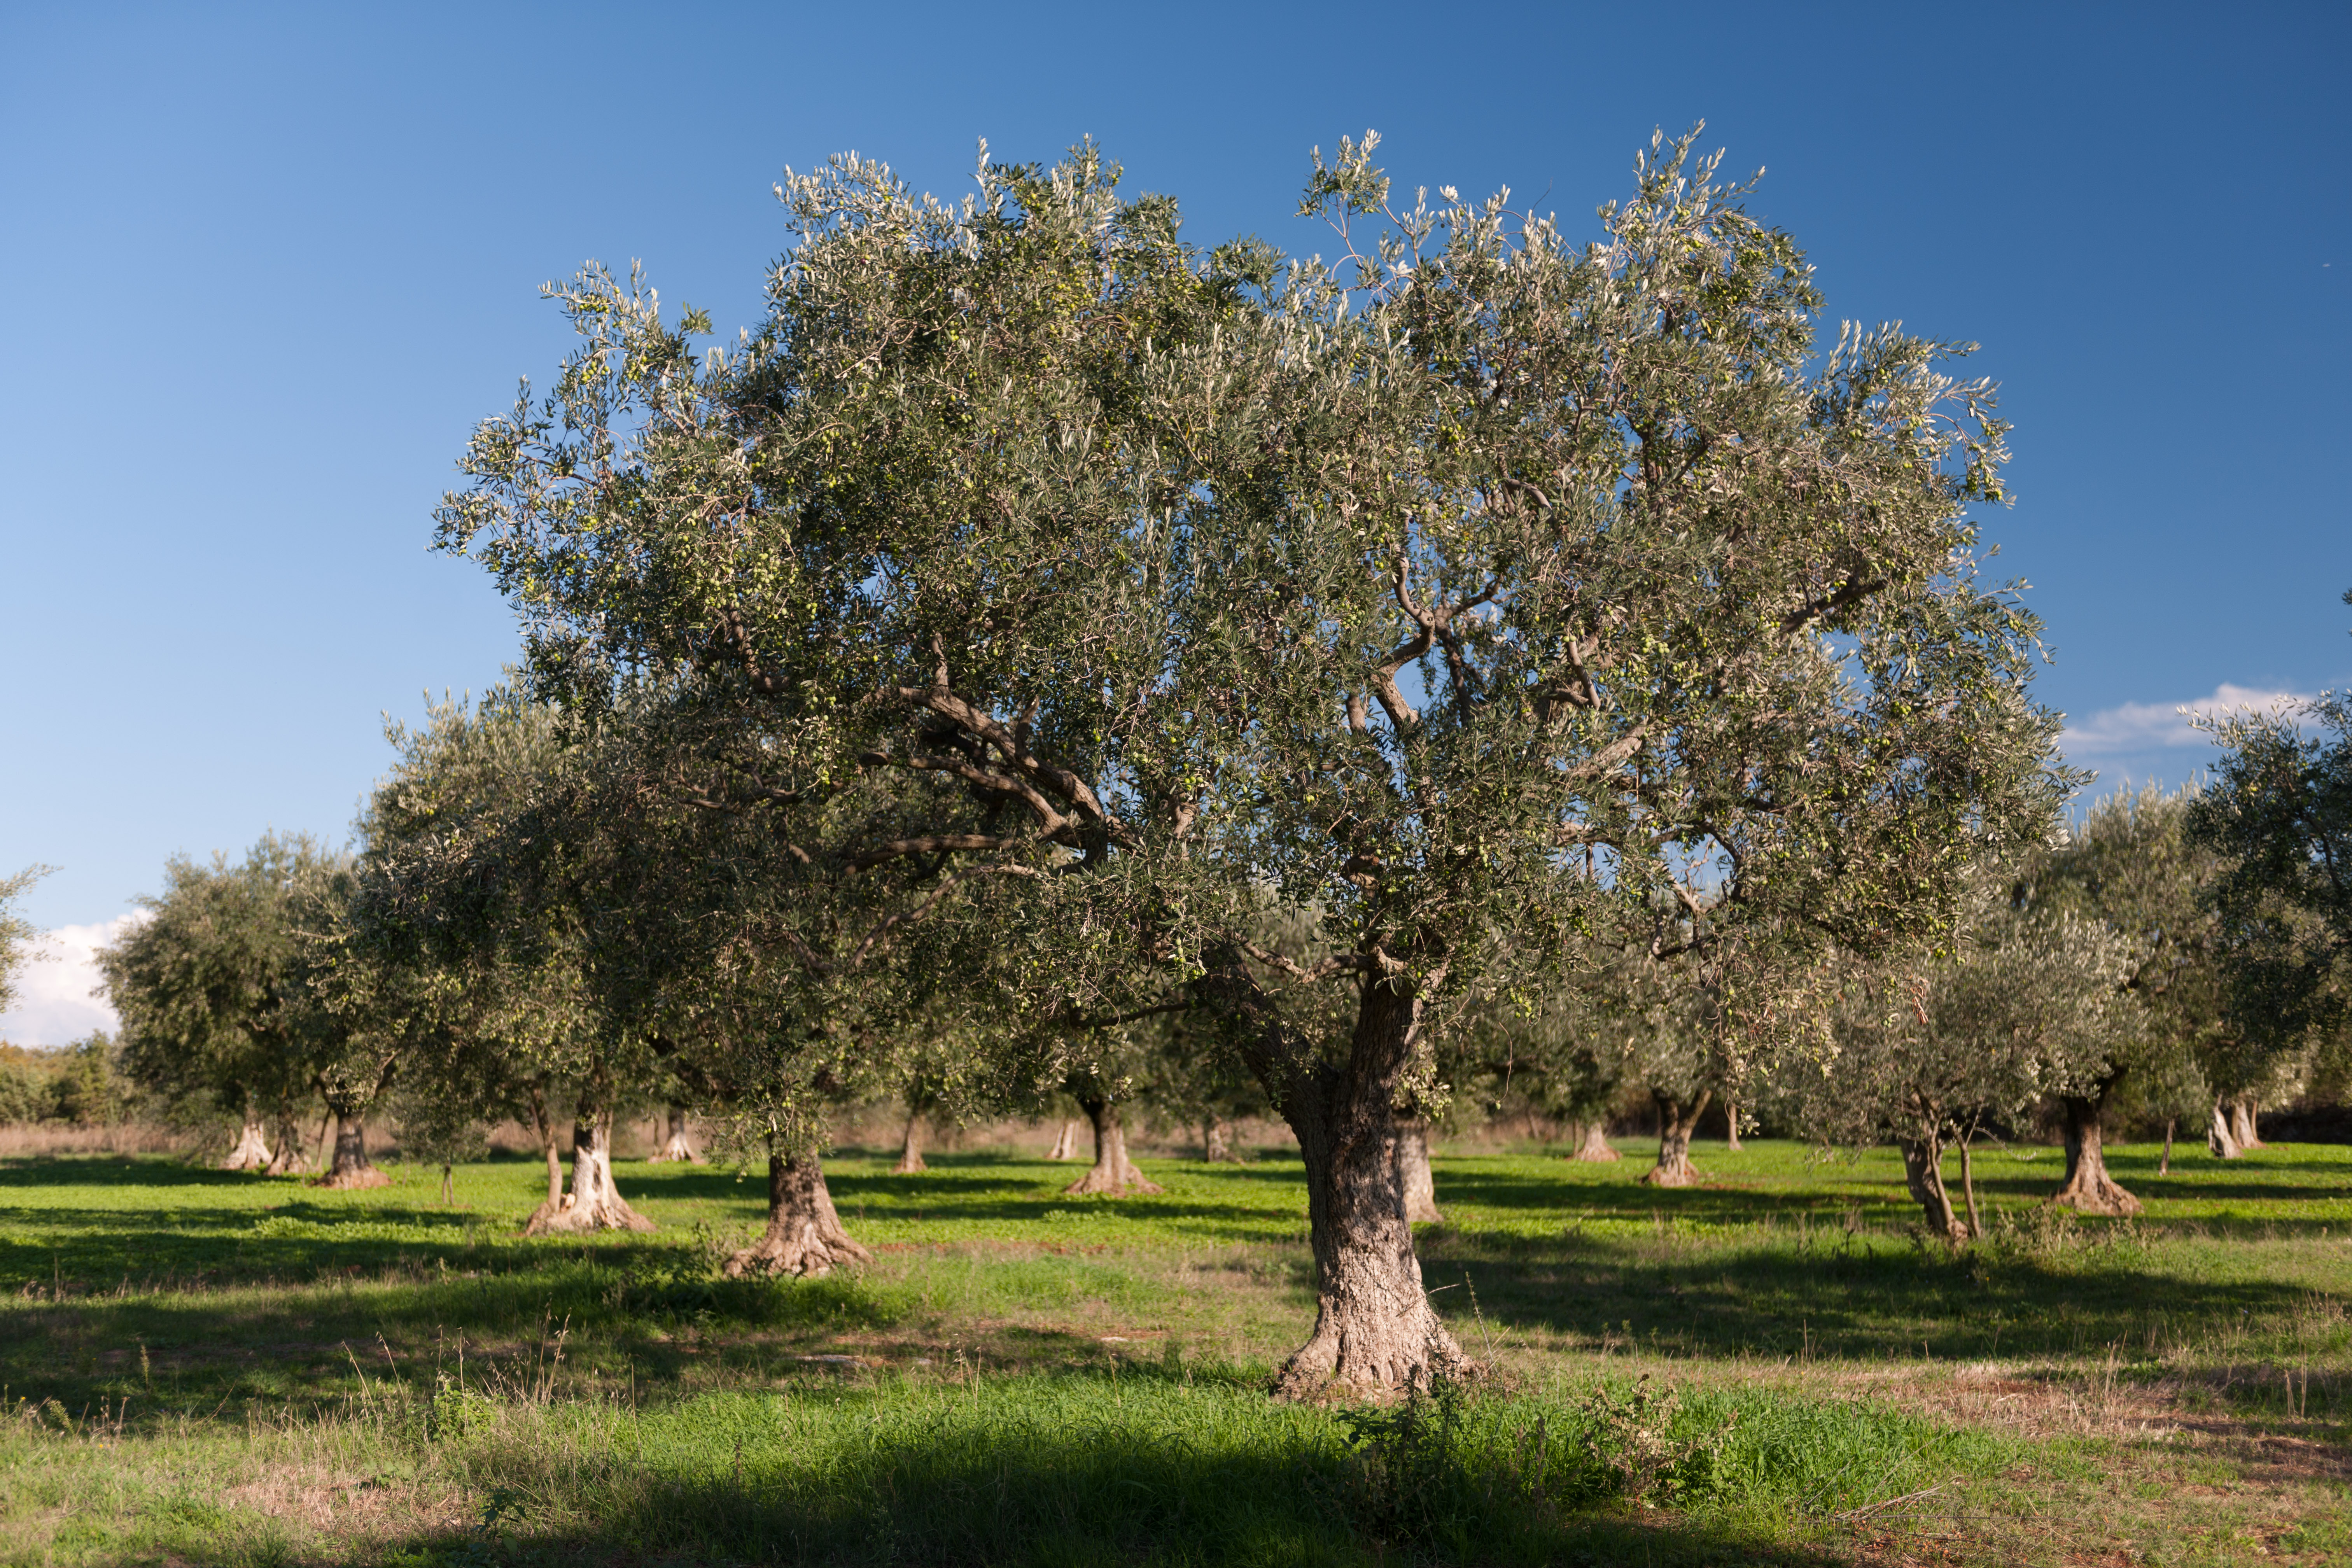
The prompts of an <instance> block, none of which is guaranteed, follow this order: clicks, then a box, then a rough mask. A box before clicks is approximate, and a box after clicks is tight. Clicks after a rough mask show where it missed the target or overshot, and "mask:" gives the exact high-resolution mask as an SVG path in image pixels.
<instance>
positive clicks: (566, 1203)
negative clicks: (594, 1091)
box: [522, 1099, 654, 1236]
mask: <svg viewBox="0 0 2352 1568" xmlns="http://www.w3.org/2000/svg"><path fill="white" fill-rule="evenodd" d="M653 1228H654V1222H653V1221H651V1220H649V1219H647V1218H646V1216H645V1215H641V1214H639V1213H638V1212H637V1211H636V1210H635V1209H633V1208H631V1207H630V1206H629V1205H628V1203H627V1201H626V1200H625V1199H624V1198H623V1197H622V1196H621V1192H620V1189H619V1188H618V1187H615V1186H614V1184H613V1113H612V1111H610V1110H605V1109H603V1108H600V1107H596V1106H594V1105H593V1102H592V1101H589V1100H585V1099H583V1100H582V1102H581V1106H580V1114H579V1117H578V1119H577V1120H576V1121H573V1123H572V1190H571V1191H570V1192H568V1193H565V1194H562V1197H561V1198H558V1199H554V1200H551V1201H550V1202H548V1203H544V1204H541V1205H540V1206H539V1208H538V1210H537V1211H536V1212H535V1213H533V1214H532V1215H531V1216H530V1223H528V1224H527V1225H525V1226H523V1230H522V1233H523V1234H524V1235H525V1236H547V1235H551V1234H570V1233H574V1232H582V1231H596V1230H651V1229H653Z"/></svg>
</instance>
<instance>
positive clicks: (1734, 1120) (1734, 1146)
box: [1723, 1100, 1739, 1154]
mask: <svg viewBox="0 0 2352 1568" xmlns="http://www.w3.org/2000/svg"><path fill="white" fill-rule="evenodd" d="M1723 1148H1724V1152H1726V1153H1728V1154H1737V1153H1738V1152H1739V1107H1738V1105H1737V1104H1735V1103H1734V1102H1733V1101H1731V1100H1725V1101H1724V1102H1723Z"/></svg>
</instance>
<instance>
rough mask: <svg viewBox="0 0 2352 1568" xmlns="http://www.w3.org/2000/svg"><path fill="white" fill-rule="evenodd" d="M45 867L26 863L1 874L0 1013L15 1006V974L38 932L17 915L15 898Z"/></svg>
mask: <svg viewBox="0 0 2352 1568" xmlns="http://www.w3.org/2000/svg"><path fill="white" fill-rule="evenodd" d="M49 869H50V868H48V867H47V866H27V867H26V868H25V869H23V870H21V871H19V872H17V873H16V875H15V876H13V877H0V1013H5V1012H6V1011H7V1010H8V1009H9V1008H11V1007H13V1006H15V1005H16V973H17V971H18V970H19V969H21V968H22V967H23V966H24V964H25V963H26V959H27V958H28V957H29V956H30V954H29V952H28V950H29V949H30V948H31V947H32V945H33V942H34V939H35V938H37V937H38V936H39V935H40V932H39V931H38V930H37V929H36V928H35V926H34V925H33V922H32V921H28V920H26V919H25V917H24V916H22V915H20V914H18V913H17V912H16V900H18V899H19V898H21V897H22V896H23V895H24V891H25V889H27V888H29V887H31V886H32V885H33V884H34V883H35V882H37V881H39V880H40V879H42V878H43V877H46V876H47V875H48V873H49Z"/></svg>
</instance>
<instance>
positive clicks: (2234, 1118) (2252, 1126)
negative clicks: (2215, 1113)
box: [2230, 1094, 2270, 1154]
mask: <svg viewBox="0 0 2352 1568" xmlns="http://www.w3.org/2000/svg"><path fill="white" fill-rule="evenodd" d="M2255 1109H2256V1106H2255V1102H2254V1097H2253V1096H2252V1095H2251V1094H2242V1095H2240V1096H2238V1098H2237V1099H2235V1100H2231V1102H2230V1132H2231V1136H2233V1137H2235V1138H2236V1139H2237V1141H2238V1148H2239V1149H2240V1150H2241V1151H2242V1152H2245V1153H2248V1154H2251V1153H2252V1152H2254V1151H2255V1150H2257V1149H2267V1148H2269V1147H2270V1145H2269V1144H2267V1143H2265V1142H2263V1140H2262V1136H2261V1134H2260V1133H2259V1132H2258V1131H2256V1127H2257V1122H2256V1121H2255V1117H2254V1111H2255Z"/></svg>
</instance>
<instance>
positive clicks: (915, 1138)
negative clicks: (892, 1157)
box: [890, 1110, 930, 1176]
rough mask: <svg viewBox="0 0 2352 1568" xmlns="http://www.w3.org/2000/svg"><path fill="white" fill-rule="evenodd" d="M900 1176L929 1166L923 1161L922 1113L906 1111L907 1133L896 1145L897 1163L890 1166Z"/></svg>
mask: <svg viewBox="0 0 2352 1568" xmlns="http://www.w3.org/2000/svg"><path fill="white" fill-rule="evenodd" d="M890 1168H891V1169H892V1170H893V1171H896V1172H898V1174H900V1175H902V1176H911V1175H914V1174H916V1173H918V1172H920V1171H926V1170H929V1168H930V1167H929V1166H928V1165H925V1164H924V1163H923V1113H922V1112H921V1111H919V1110H910V1111H908V1112H907V1135H906V1138H905V1140H904V1141H903V1142H901V1143H900V1144H899V1146H898V1163H897V1164H895V1165H893V1166H891V1167H890Z"/></svg>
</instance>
